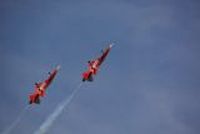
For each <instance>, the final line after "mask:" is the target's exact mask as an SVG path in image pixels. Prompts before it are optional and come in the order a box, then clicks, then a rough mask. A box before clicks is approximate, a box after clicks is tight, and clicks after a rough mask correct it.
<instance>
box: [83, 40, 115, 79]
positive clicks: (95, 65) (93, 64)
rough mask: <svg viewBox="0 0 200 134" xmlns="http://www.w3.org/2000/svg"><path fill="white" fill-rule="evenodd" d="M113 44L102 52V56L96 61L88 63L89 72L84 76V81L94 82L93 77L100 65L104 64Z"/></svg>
mask: <svg viewBox="0 0 200 134" xmlns="http://www.w3.org/2000/svg"><path fill="white" fill-rule="evenodd" d="M112 46H113V44H110V45H109V47H108V48H106V49H105V50H104V51H102V55H101V56H100V57H98V58H97V59H95V60H92V61H88V70H87V71H86V72H84V73H83V74H82V77H83V78H82V81H83V82H84V81H86V80H87V81H90V82H91V81H93V75H96V74H97V71H98V70H99V67H100V65H101V64H102V63H103V61H104V60H105V58H106V57H107V55H108V53H109V52H110V50H111V48H112Z"/></svg>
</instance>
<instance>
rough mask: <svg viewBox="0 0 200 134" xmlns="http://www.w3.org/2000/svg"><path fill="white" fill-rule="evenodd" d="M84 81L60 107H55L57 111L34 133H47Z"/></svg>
mask: <svg viewBox="0 0 200 134" xmlns="http://www.w3.org/2000/svg"><path fill="white" fill-rule="evenodd" d="M81 85H82V83H80V84H79V85H78V86H77V87H76V88H75V89H74V90H73V92H72V94H71V95H70V96H69V97H67V98H66V99H65V100H64V101H62V102H61V103H60V104H59V105H58V107H57V108H56V109H55V111H54V112H53V113H52V114H50V115H49V117H48V118H47V119H46V120H45V121H44V122H43V124H42V125H41V126H40V128H39V129H38V130H37V131H36V132H35V133H34V134H45V133H46V132H47V131H48V130H49V128H50V127H51V126H52V124H53V122H54V121H55V120H56V118H57V117H58V116H59V115H60V114H61V113H62V111H63V110H64V109H65V107H67V106H68V105H69V104H70V103H71V101H72V99H73V98H74V96H75V95H76V93H77V91H78V89H79V88H80V87H81Z"/></svg>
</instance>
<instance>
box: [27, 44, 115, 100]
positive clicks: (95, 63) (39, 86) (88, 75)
mask: <svg viewBox="0 0 200 134" xmlns="http://www.w3.org/2000/svg"><path fill="white" fill-rule="evenodd" d="M112 46H113V44H110V45H109V46H108V47H107V48H106V49H105V50H103V51H102V54H101V56H99V57H98V58H96V59H94V60H90V61H88V70H87V71H85V72H84V73H83V74H82V81H83V82H84V81H90V82H91V81H93V76H94V75H96V74H97V71H98V70H99V67H100V65H101V64H102V63H103V61H104V60H105V58H106V57H107V55H108V53H109V52H110V50H111V48H112ZM59 69H60V66H57V67H56V68H55V69H53V70H52V72H49V76H48V78H47V79H46V80H44V81H43V82H39V83H35V91H34V93H32V94H31V95H29V104H32V103H35V104H40V97H44V96H45V92H46V89H47V88H48V86H49V85H50V84H51V83H52V81H53V79H54V78H55V76H56V74H57V72H58V71H59Z"/></svg>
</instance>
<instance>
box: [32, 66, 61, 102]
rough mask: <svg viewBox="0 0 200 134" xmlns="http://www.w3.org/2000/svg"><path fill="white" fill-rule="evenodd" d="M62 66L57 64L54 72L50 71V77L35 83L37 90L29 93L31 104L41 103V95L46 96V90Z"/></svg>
mask: <svg viewBox="0 0 200 134" xmlns="http://www.w3.org/2000/svg"><path fill="white" fill-rule="evenodd" d="M59 69H60V66H57V67H56V68H55V69H54V70H53V71H52V72H49V77H48V78H47V79H46V80H45V81H43V82H40V83H35V92H34V93H32V94H31V95H29V104H32V103H35V104H40V97H44V96H45V91H46V89H47V88H48V86H49V85H50V84H51V83H52V81H53V79H54V78H55V76H56V74H57V72H58V70H59Z"/></svg>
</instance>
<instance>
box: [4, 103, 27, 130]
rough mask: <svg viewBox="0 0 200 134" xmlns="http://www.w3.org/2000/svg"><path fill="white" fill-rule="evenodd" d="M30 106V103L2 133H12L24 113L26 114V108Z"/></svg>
mask: <svg viewBox="0 0 200 134" xmlns="http://www.w3.org/2000/svg"><path fill="white" fill-rule="evenodd" d="M28 108H29V105H27V106H26V107H25V108H24V109H23V111H22V112H21V113H20V114H19V116H18V117H17V119H16V120H15V121H13V122H12V124H11V125H10V126H9V127H8V128H7V129H6V130H5V131H4V132H3V133H2V134H10V133H11V132H12V130H13V129H14V128H15V127H16V126H17V125H18V124H19V122H20V121H21V119H22V117H23V115H24V114H25V112H26V110H27V109H28Z"/></svg>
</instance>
